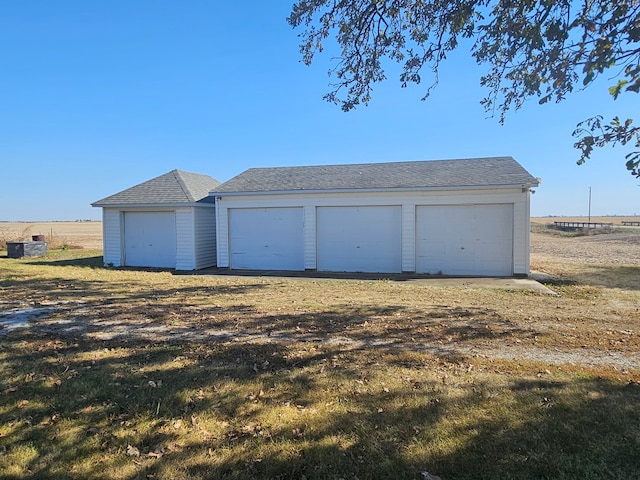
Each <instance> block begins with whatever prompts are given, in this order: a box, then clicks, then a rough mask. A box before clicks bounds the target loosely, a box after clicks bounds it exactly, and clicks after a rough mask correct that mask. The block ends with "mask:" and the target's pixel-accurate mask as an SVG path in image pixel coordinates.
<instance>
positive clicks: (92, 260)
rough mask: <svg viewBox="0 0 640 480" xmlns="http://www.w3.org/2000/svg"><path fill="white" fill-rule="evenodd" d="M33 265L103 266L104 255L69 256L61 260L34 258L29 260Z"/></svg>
mask: <svg viewBox="0 0 640 480" xmlns="http://www.w3.org/2000/svg"><path fill="white" fill-rule="evenodd" d="M29 263H30V264H31V265H48V266H51V267H90V268H103V260H102V255H100V256H95V257H80V258H67V259H60V260H47V259H46V258H45V259H42V260H33V261H30V262H29Z"/></svg>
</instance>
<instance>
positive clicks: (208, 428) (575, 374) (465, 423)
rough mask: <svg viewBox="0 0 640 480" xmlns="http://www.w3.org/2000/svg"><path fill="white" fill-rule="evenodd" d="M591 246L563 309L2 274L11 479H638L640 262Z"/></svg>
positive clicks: (91, 255)
mask: <svg viewBox="0 0 640 480" xmlns="http://www.w3.org/2000/svg"><path fill="white" fill-rule="evenodd" d="M61 234H62V233H61ZM582 238H587V237H576V238H571V237H556V236H548V235H545V234H542V233H536V234H534V238H533V254H532V263H533V265H534V267H535V269H536V270H537V271H539V272H541V274H544V275H546V276H545V278H546V280H545V281H546V282H548V286H549V287H550V288H552V289H554V290H555V291H556V292H557V293H558V295H557V296H553V295H545V294H542V293H538V292H533V291H527V290H505V289H495V288H479V287H470V286H466V285H464V283H461V284H460V285H459V286H455V287H446V288H445V287H442V286H439V285H437V284H435V283H429V282H393V281H356V280H317V279H286V278H265V277H228V276H224V277H211V276H177V275H172V274H171V273H170V272H159V271H139V270H138V271H135V270H127V269H104V268H102V267H101V257H100V251H99V250H91V249H84V250H66V251H53V252H51V253H50V255H48V256H47V257H45V258H40V259H28V260H10V259H7V258H0V312H4V317H0V322H1V321H2V320H3V318H4V319H5V324H6V319H7V318H10V317H9V316H8V315H7V314H8V313H9V312H11V313H12V314H13V317H11V318H12V319H14V320H15V321H16V322H17V321H19V320H20V317H17V316H16V314H17V313H19V312H23V313H25V315H26V316H27V317H28V318H29V322H28V324H26V325H27V326H26V328H14V327H21V326H24V325H20V324H12V325H11V326H8V325H7V326H6V328H4V329H3V330H0V371H2V377H1V378H0V478H7V479H18V478H68V479H80V478H114V479H138V478H139V479H150V478H158V479H160V478H161V479H174V478H177V479H180V478H184V479H187V478H189V479H191V478H196V479H197V478H238V479H241V478H242V479H244V478H255V479H267V478H274V479H301V478H306V479H338V478H345V479H347V478H348V479H355V478H359V479H367V478H369V479H376V478H399V479H418V480H420V479H425V478H434V477H430V476H435V475H437V476H438V477H440V478H442V479H443V480H452V479H476V478H519V479H520V478H521V479H541V478H548V479H556V478H558V479H573V478H575V479H578V478H579V479H582V478H640V466H639V464H638V461H637V459H638V458H640V433H639V432H640V383H639V382H640V358H639V352H640V348H639V347H640V330H639V327H638V322H639V319H640V280H639V279H640V265H638V264H637V263H634V261H624V258H627V255H628V256H629V258H631V257H632V256H633V255H635V252H636V250H635V249H636V248H638V247H637V242H636V241H634V240H633V238H631V239H630V240H629V241H626V240H621V241H620V242H621V243H620V245H618V244H617V243H616V248H614V249H613V250H615V251H616V252H617V251H618V250H617V249H618V248H620V249H625V248H626V250H624V251H625V252H627V253H623V254H622V255H623V260H622V261H620V262H618V263H601V264H598V263H591V262H592V261H593V260H594V259H598V258H599V259H603V260H606V262H610V259H609V258H608V257H607V255H606V252H608V251H610V250H612V249H611V248H609V245H610V244H608V243H606V242H604V243H603V241H600V243H597V244H591V243H589V244H588V247H584V245H583V244H582V243H580V242H581V241H582ZM588 238H592V237H588ZM638 239H639V240H640V236H639V237H638ZM612 241H613V240H612ZM617 241H618V240H616V242H617ZM576 242H577V243H576ZM576 245H578V247H576ZM594 245H595V246H594ZM598 248H600V250H598ZM576 249H578V250H581V251H583V252H586V253H585V255H587V253H588V255H587V256H583V257H575V256H573V253H572V252H574V251H575V250H576ZM589 249H591V250H589ZM597 251H600V253H597ZM621 251H622V250H621ZM0 255H1V254H0ZM616 255H618V254H616ZM576 258H578V259H579V258H582V262H583V263H579V261H578V260H577V259H576ZM616 258H618V257H616ZM22 319H24V317H23V318H22Z"/></svg>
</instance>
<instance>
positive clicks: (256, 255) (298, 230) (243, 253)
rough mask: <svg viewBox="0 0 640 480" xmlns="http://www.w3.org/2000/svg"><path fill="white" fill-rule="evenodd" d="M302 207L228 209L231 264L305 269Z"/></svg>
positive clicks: (256, 268) (250, 267)
mask: <svg viewBox="0 0 640 480" xmlns="http://www.w3.org/2000/svg"><path fill="white" fill-rule="evenodd" d="M303 225H304V219H303V209H302V208H238V209H231V210H230V211H229V248H230V252H231V255H230V257H231V258H230V260H231V268H236V269H250V270H304V237H303Z"/></svg>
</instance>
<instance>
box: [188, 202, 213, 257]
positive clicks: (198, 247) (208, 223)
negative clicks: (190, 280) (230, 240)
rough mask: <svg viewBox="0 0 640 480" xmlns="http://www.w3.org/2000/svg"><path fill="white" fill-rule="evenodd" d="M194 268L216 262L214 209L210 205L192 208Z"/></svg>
mask: <svg viewBox="0 0 640 480" xmlns="http://www.w3.org/2000/svg"><path fill="white" fill-rule="evenodd" d="M194 230H195V239H194V245H195V265H194V266H193V268H194V269H196V270H198V269H201V268H207V267H212V266H215V264H216V211H215V209H214V208H212V207H208V208H194Z"/></svg>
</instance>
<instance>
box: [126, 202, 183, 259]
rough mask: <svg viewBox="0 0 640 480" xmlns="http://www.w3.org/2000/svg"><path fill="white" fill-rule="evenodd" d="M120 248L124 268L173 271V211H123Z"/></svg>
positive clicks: (174, 251) (174, 241)
mask: <svg viewBox="0 0 640 480" xmlns="http://www.w3.org/2000/svg"><path fill="white" fill-rule="evenodd" d="M124 245H125V265H128V266H131V267H162V268H175V266H176V214H175V212H125V213H124Z"/></svg>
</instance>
